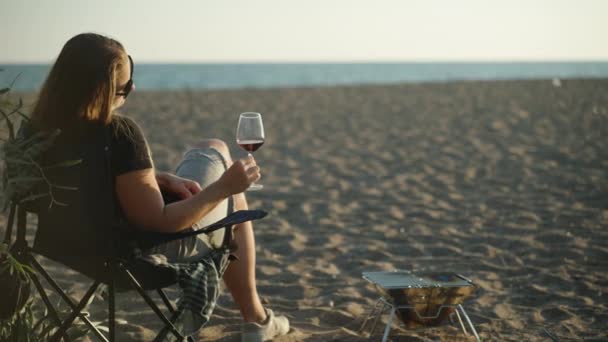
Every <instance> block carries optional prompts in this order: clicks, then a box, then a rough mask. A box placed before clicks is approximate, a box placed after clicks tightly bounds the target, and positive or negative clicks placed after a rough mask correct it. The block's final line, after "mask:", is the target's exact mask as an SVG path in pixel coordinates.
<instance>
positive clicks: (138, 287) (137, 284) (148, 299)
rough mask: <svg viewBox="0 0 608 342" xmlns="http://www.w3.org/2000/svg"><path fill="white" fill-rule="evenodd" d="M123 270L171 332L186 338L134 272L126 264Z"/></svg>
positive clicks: (178, 336)
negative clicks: (143, 286) (151, 296)
mask: <svg viewBox="0 0 608 342" xmlns="http://www.w3.org/2000/svg"><path fill="white" fill-rule="evenodd" d="M122 271H123V272H125V273H126V275H127V277H128V278H129V281H130V282H131V284H132V285H133V287H135V290H136V291H137V292H138V293H139V295H140V296H141V297H142V298H143V299H144V300H145V301H146V303H147V304H148V306H149V307H150V308H151V309H152V311H154V313H155V314H156V315H157V316H158V318H160V320H161V321H163V323H165V325H166V326H168V328H169V330H170V331H171V333H173V335H175V337H177V338H180V339H182V338H184V336H183V335H182V334H181V333H180V332H179V331H178V330H177V328H175V325H173V323H172V322H171V321H170V320H169V319H168V318H167V316H165V315H164V314H163V313H162V311H160V309H159V308H158V305H156V303H154V301H153V300H152V298H150V296H149V295H148V294H147V293H146V291H145V290H144V289H143V288H142V287H141V285H140V284H139V282H138V281H137V279H135V277H134V276H133V274H132V273H131V272H130V271H129V270H128V269H127V268H125V267H124V266H122Z"/></svg>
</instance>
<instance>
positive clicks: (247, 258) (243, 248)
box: [199, 139, 266, 323]
mask: <svg viewBox="0 0 608 342" xmlns="http://www.w3.org/2000/svg"><path fill="white" fill-rule="evenodd" d="M199 147H203V148H206V147H213V148H215V149H216V150H218V151H219V152H220V153H221V154H222V156H223V157H224V159H225V160H226V162H227V163H228V167H230V165H231V164H232V158H231V156H230V152H229V150H228V147H227V146H226V144H225V143H224V142H223V141H221V140H216V139H210V140H205V141H203V142H202V143H201V144H199ZM234 204H235V207H236V210H246V209H248V206H247V200H246V198H245V194H243V193H241V194H238V195H235V196H234ZM234 238H235V240H236V244H237V247H238V249H237V251H236V252H235V254H236V256H237V257H238V260H235V261H232V262H231V263H230V264H229V266H228V269H226V272H225V273H224V282H225V283H226V287H228V290H230V293H231V294H232V298H233V299H234V302H235V303H236V304H237V305H238V307H239V310H240V311H241V315H242V316H243V319H244V320H245V321H246V322H258V323H260V322H262V321H264V320H265V319H266V311H265V310H264V307H263V306H262V302H261V301H260V297H259V295H258V291H257V288H256V277H255V238H254V234H253V225H252V224H251V222H244V223H240V224H237V225H235V227H234Z"/></svg>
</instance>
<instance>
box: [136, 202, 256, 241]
mask: <svg viewBox="0 0 608 342" xmlns="http://www.w3.org/2000/svg"><path fill="white" fill-rule="evenodd" d="M267 215H268V213H267V212H265V211H263V210H239V211H235V212H233V213H232V214H230V215H228V216H226V217H224V218H223V219H221V220H219V221H217V222H215V223H213V224H210V225H208V226H206V227H203V228H201V229H197V230H185V231H181V232H177V233H157V232H145V231H132V232H131V234H129V238H130V239H131V240H134V241H136V242H137V245H138V246H139V248H141V249H143V250H146V249H150V248H153V247H155V246H158V245H162V244H164V243H167V242H171V241H175V240H181V239H185V238H187V237H190V236H195V235H199V234H210V233H212V232H214V231H216V230H218V229H222V228H224V227H229V226H232V225H235V224H239V223H243V222H247V221H254V220H259V219H262V218H264V217H266V216H267Z"/></svg>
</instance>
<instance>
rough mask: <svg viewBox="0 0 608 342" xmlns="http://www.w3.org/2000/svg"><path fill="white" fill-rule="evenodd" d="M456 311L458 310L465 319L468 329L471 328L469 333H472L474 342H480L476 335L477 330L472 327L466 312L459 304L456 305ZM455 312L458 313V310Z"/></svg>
mask: <svg viewBox="0 0 608 342" xmlns="http://www.w3.org/2000/svg"><path fill="white" fill-rule="evenodd" d="M458 309H460V311H462V315H463V316H464V318H465V319H466V321H467V323H468V325H469V328H471V331H472V332H473V335H475V340H476V341H477V342H480V341H481V340H480V339H479V335H477V330H475V327H474V326H473V323H472V322H471V319H470V318H469V315H467V312H466V311H464V307H463V306H462V305H461V304H458ZM456 312H458V310H456Z"/></svg>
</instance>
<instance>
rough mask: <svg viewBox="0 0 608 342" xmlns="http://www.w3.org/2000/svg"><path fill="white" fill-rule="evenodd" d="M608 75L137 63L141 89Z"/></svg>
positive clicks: (531, 68) (549, 67)
mask: <svg viewBox="0 0 608 342" xmlns="http://www.w3.org/2000/svg"><path fill="white" fill-rule="evenodd" d="M50 67H51V66H50V64H0V69H3V72H0V88H3V87H6V86H9V85H11V84H13V81H14V84H13V85H12V88H13V89H14V90H16V91H36V90H38V89H39V88H40V87H41V85H42V83H43V82H44V80H45V78H46V76H47V74H48V72H49V70H50ZM553 78H560V79H568V78H608V61H607V62H603V61H590V62H440V63H428V62H410V63H396V62H395V63H192V64H186V63H184V64H181V63H180V64H177V63H175V64H161V63H147V64H146V63H144V64H136V65H135V75H134V81H135V84H136V86H137V89H139V90H179V89H241V88H280V87H312V86H315V87H316V86H339V85H365V84H393V83H420V82H434V83H436V82H453V81H483V80H534V79H553Z"/></svg>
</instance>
